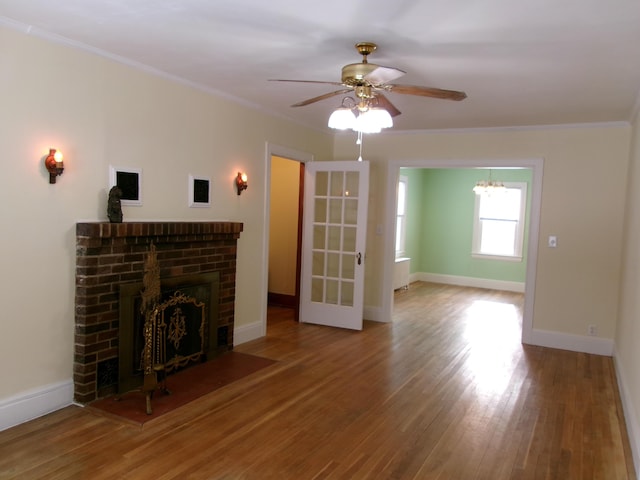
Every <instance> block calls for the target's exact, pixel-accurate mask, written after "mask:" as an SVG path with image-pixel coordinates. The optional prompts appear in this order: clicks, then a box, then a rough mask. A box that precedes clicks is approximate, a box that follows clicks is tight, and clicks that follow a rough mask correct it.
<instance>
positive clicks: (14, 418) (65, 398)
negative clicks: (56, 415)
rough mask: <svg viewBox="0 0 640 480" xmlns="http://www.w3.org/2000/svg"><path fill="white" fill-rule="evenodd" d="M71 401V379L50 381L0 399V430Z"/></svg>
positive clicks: (68, 403)
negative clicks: (44, 384)
mask: <svg viewBox="0 0 640 480" xmlns="http://www.w3.org/2000/svg"><path fill="white" fill-rule="evenodd" d="M72 403H73V380H71V379H69V380H65V381H63V382H58V383H52V384H50V385H46V386H44V387H39V388H36V389H33V390H28V391H26V392H22V393H20V394H19V395H16V396H13V397H9V398H6V399H4V400H0V431H2V430H6V429H7V428H11V427H14V426H16V425H19V424H21V423H24V422H28V421H29V420H33V419H34V418H38V417H41V416H43V415H46V414H48V413H51V412H54V411H56V410H59V409H61V408H64V407H67V406H69V405H71V404H72Z"/></svg>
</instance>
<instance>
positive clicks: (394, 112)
mask: <svg viewBox="0 0 640 480" xmlns="http://www.w3.org/2000/svg"><path fill="white" fill-rule="evenodd" d="M375 98H376V99H377V100H378V107H380V108H384V109H385V110H386V111H387V112H389V115H391V116H392V117H397V116H398V115H400V114H401V113H402V112H401V111H400V110H398V109H397V108H396V107H395V105H394V104H393V103H391V102H390V101H389V99H388V98H387V97H385V96H384V95H382V94H381V93H376V96H375Z"/></svg>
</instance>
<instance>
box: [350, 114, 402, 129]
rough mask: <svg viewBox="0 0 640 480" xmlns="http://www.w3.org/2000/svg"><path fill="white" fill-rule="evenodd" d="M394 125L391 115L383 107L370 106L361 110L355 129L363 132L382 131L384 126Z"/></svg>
mask: <svg viewBox="0 0 640 480" xmlns="http://www.w3.org/2000/svg"><path fill="white" fill-rule="evenodd" d="M392 126H393V120H392V119H391V115H389V112H387V111H386V110H385V109H383V108H369V109H368V110H366V111H364V112H360V115H358V118H356V123H355V125H354V126H353V129H354V130H355V131H356V132H362V133H380V131H382V129H383V128H389V127H392Z"/></svg>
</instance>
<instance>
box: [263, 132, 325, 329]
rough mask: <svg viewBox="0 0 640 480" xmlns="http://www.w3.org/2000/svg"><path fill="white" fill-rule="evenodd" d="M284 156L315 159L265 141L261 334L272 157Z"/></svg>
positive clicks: (266, 283)
mask: <svg viewBox="0 0 640 480" xmlns="http://www.w3.org/2000/svg"><path fill="white" fill-rule="evenodd" d="M273 156H276V157H282V158H287V159H289V160H294V161H296V162H300V163H308V162H313V161H314V156H313V154H311V153H308V152H303V151H300V150H295V149H293V148H289V147H283V146H282V145H275V144H273V143H269V142H265V157H264V185H263V190H264V200H263V202H262V203H263V211H262V222H263V225H264V235H263V237H262V262H263V263H262V279H261V283H262V292H261V297H262V298H261V299H260V332H259V336H260V337H264V336H265V335H266V334H267V301H268V298H269V229H270V228H271V225H270V222H269V217H270V211H271V210H270V208H271V188H270V187H271V157H273Z"/></svg>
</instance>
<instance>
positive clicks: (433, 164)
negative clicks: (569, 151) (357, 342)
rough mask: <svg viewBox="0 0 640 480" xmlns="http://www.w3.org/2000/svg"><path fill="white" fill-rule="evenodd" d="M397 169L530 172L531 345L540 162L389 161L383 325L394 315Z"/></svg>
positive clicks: (526, 314) (527, 306) (525, 338)
mask: <svg viewBox="0 0 640 480" xmlns="http://www.w3.org/2000/svg"><path fill="white" fill-rule="evenodd" d="M400 167H413V168H427V169H428V168H478V167H486V168H489V167H491V168H499V167H507V168H508V167H514V168H518V167H519V168H529V169H531V208H530V218H529V236H528V251H527V273H526V278H525V285H526V287H525V292H524V309H523V318H522V342H523V343H531V342H530V338H531V332H532V330H533V304H534V300H535V287H536V270H537V266H538V236H539V230H540V210H541V205H542V178H543V177H542V174H543V170H544V159H543V158H531V159H508V158H503V159H486V158H485V159H466V160H465V159H417V160H416V159H413V160H397V159H396V160H393V159H392V160H389V163H388V165H387V191H386V201H385V208H386V217H385V220H386V222H387V225H389V226H390V228H386V229H385V237H384V239H383V246H384V247H383V270H382V278H383V281H382V307H381V308H382V321H386V322H389V321H391V318H392V315H393V290H392V286H391V285H392V284H391V282H392V280H393V266H394V262H395V209H396V199H395V195H394V193H395V191H396V189H395V184H396V182H397V181H398V175H399V174H400Z"/></svg>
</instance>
